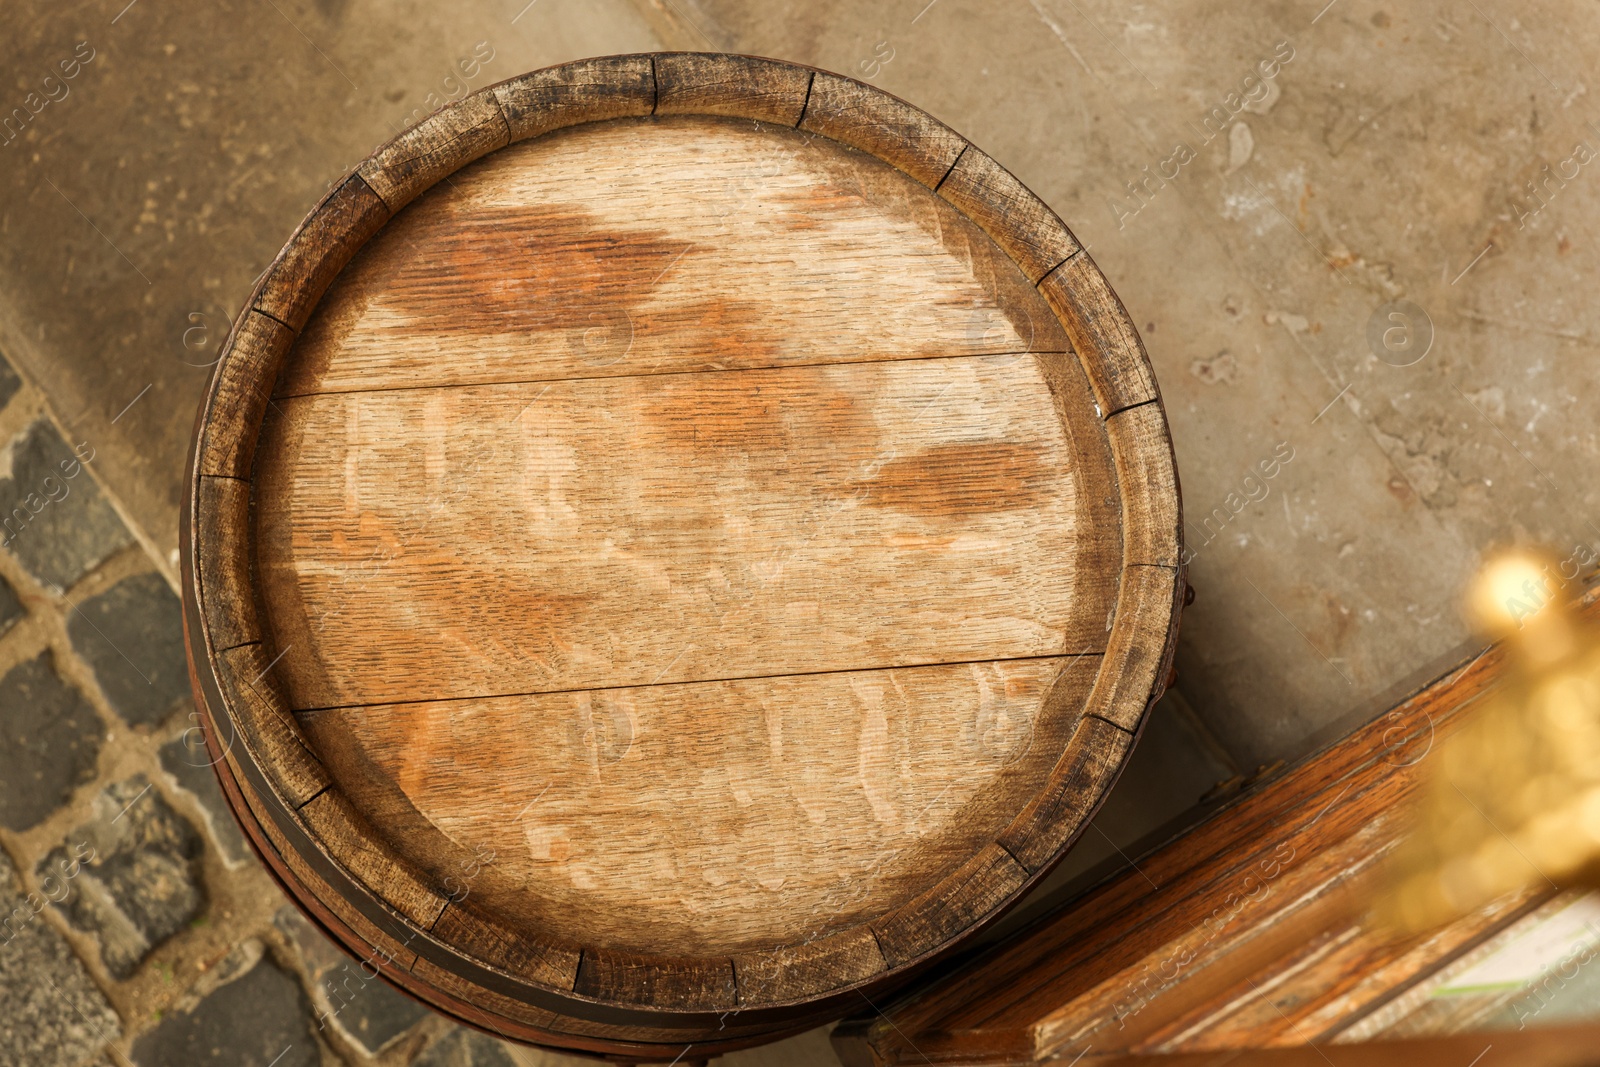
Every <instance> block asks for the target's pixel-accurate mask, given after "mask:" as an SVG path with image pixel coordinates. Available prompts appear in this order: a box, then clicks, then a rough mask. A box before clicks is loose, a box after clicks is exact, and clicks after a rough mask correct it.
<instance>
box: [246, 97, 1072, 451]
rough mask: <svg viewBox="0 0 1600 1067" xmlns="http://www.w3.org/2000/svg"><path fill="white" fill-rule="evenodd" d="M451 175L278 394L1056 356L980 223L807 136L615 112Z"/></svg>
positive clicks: (1046, 314)
mask: <svg viewBox="0 0 1600 1067" xmlns="http://www.w3.org/2000/svg"><path fill="white" fill-rule="evenodd" d="M641 138H646V139H648V143H649V144H650V150H649V151H648V152H641V151H639V150H638V148H637V144H638V142H639V139H641ZM452 182H453V186H452V188H451V189H449V190H448V195H439V196H433V197H429V198H428V199H427V200H425V201H423V202H421V203H418V204H416V205H414V206H413V207H412V208H411V209H410V210H408V211H407V212H406V213H405V214H404V215H403V216H402V217H401V218H399V219H396V220H395V222H394V223H392V224H391V225H389V226H388V227H386V228H385V229H384V231H383V233H382V234H380V235H379V236H378V237H377V238H376V239H375V240H373V241H372V242H371V243H370V244H369V245H368V247H367V248H366V249H365V250H364V251H363V252H362V253H361V254H360V255H358V256H357V257H356V258H355V260H354V262H352V264H351V266H350V268H349V269H348V270H347V271H346V272H345V275H344V276H343V277H342V278H341V279H340V280H339V282H338V283H337V284H336V285H335V286H334V288H333V290H332V291H331V292H330V293H329V294H328V297H327V299H326V300H325V301H324V302H323V306H322V308H321V310H320V311H319V312H318V315H317V318H316V319H315V320H314V321H313V322H312V323H311V324H310V325H309V326H308V327H307V330H306V332H305V336H304V337H303V338H302V339H301V341H300V342H299V344H298V345H297V346H296V349H295V357H294V360H293V362H292V364H291V366H290V367H289V368H288V371H287V373H286V374H285V376H284V379H283V381H282V382H281V384H280V385H279V389H278V395H279V396H280V397H281V396H294V395H304V394H311V393H322V392H338V391H351V390H376V389H387V388H392V387H393V386H394V385H395V383H396V381H397V380H403V381H404V382H406V383H407V385H408V387H413V388H414V387H419V386H425V385H441V386H442V385H464V384H473V383H476V384H487V383H497V382H527V381H554V380H558V379H566V378H592V377H609V376H630V375H639V374H661V373H680V372H684V371H704V370H742V369H754V368H764V367H779V366H795V365H811V364H822V363H856V362H880V361H885V360H903V359H925V358H930V357H949V356H957V355H983V354H999V353H1024V352H1034V353H1041V354H1042V353H1067V352H1070V351H1071V343H1070V342H1069V341H1068V340H1067V337H1066V334H1065V332H1063V331H1062V329H1061V327H1060V325H1059V323H1058V322H1057V321H1056V319H1055V316H1054V314H1053V313H1052V312H1051V311H1050V309H1049V306H1048V305H1047V304H1046V303H1045V302H1044V301H1043V300H1042V299H1040V297H1039V295H1038V293H1037V292H1036V291H1034V289H1033V287H1032V286H1031V285H1029V284H1028V280H1027V279H1026V278H1025V277H1024V276H1023V275H1022V274H1021V272H1020V271H1019V270H1018V269H1017V268H1016V266H1015V265H1014V264H1013V263H1011V262H1010V260H1009V259H1007V258H1006V256H1005V255H1004V253H1003V252H1001V251H1000V249H998V248H997V247H995V245H994V243H993V242H992V241H990V240H989V239H988V237H986V236H985V235H984V233H983V231H982V230H980V229H979V228H978V227H976V226H974V225H973V224H972V223H971V222H969V221H968V220H966V219H965V218H963V217H962V216H961V215H960V214H959V213H958V212H956V211H955V210H954V209H953V208H951V207H950V206H949V205H947V204H945V203H944V202H942V201H940V200H939V199H937V198H936V197H931V196H929V195H928V193H927V190H926V189H924V188H923V187H922V186H920V185H918V184H917V183H916V182H914V181H912V180H911V179H909V178H908V177H907V176H906V175H904V174H902V173H901V172H899V171H897V170H895V169H894V168H893V167H890V166H889V165H887V164H885V163H883V162H881V161H879V160H876V159H872V158H870V157H867V156H862V155H860V154H858V153H848V152H843V151H841V150H840V149H839V148H838V146H837V145H834V144H833V143H832V142H830V141H827V140H824V139H822V138H820V137H817V136H816V135H807V134H804V133H797V132H794V131H789V130H773V129H767V130H764V131H757V130H755V129H753V128H752V127H751V126H749V125H748V124H745V123H740V122H737V121H735V120H732V119H705V118H685V117H679V118H673V119H658V120H650V121H630V120H618V121H615V122H611V123H597V124H591V125H588V126H584V127H580V128H577V129H571V130H561V131H557V132H555V133H553V134H551V135H549V136H546V137H542V138H539V139H537V140H535V141H529V142H524V143H522V144H519V145H516V146H513V147H512V148H511V149H509V150H506V151H502V152H498V153H496V154H495V155H494V156H493V157H491V158H490V159H487V160H485V161H483V162H482V163H480V164H479V165H477V166H475V167H473V168H472V169H471V170H470V171H468V172H465V173H462V174H458V175H456V176H455V177H454V178H452ZM819 293H825V294H826V299H819V298H818V294H819ZM885 309H889V310H888V313H887V314H886V313H885ZM1061 362H1064V363H1066V362H1075V361H1073V360H1070V359H1063V360H1062V361H1061ZM1076 402H1077V403H1079V404H1081V405H1082V407H1083V409H1084V410H1089V411H1091V412H1092V398H1087V397H1086V398H1081V399H1078V400H1077V401H1076ZM1071 417H1072V418H1074V419H1075V418H1076V411H1075V410H1074V411H1072V412H1071Z"/></svg>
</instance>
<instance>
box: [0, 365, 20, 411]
mask: <svg viewBox="0 0 1600 1067" xmlns="http://www.w3.org/2000/svg"><path fill="white" fill-rule="evenodd" d="M21 388H22V379H21V378H19V377H17V372H16V371H15V370H14V369H13V368H12V366H11V363H10V361H9V360H7V359H5V358H4V357H0V408H4V407H5V406H6V405H7V404H9V403H11V398H12V397H14V396H16V395H17V390H19V389H21Z"/></svg>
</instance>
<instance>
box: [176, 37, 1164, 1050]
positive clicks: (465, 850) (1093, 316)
mask: <svg viewBox="0 0 1600 1067" xmlns="http://www.w3.org/2000/svg"><path fill="white" fill-rule="evenodd" d="M187 488H188V497H187V501H186V504H185V511H184V541H183V546H184V547H183V551H184V591H185V598H186V622H187V631H186V632H187V636H188V642H189V652H190V657H191V664H192V671H193V675H194V685H195V693H196V698H197V701H198V702H199V705H200V708H201V714H202V716H203V719H204V722H205V725H206V733H207V738H208V741H209V743H210V744H211V746H212V749H211V750H212V753H213V755H214V757H215V763H216V769H217V772H218V774H219V776H220V778H221V780H222V783H223V786H224V788H225V790H226V792H227V795H228V797H229V799H230V801H231V803H232V804H233V807H234V810H235V812H236V813H237V815H238V817H239V819H240V821H241V823H242V824H243V825H244V827H245V829H246V830H247V832H248V833H249V836H250V838H251V840H252V841H253V842H254V843H255V846H256V848H257V849H258V851H259V852H260V853H261V856H262V858H263V859H264V861H265V862H266V864H267V866H268V867H269V868H270V869H271V871H272V872H273V874H274V875H275V876H276V877H277V878H278V880H279V881H280V882H281V883H282V885H283V887H284V889H285V890H286V891H287V892H288V893H289V895H290V896H291V897H292V898H293V899H294V900H295V901H296V903H297V904H299V906H300V907H301V908H303V909H304V910H305V911H306V912H307V913H308V914H309V915H310V916H311V917H312V918H314V919H315V920H316V921H317V922H318V923H319V924H320V925H321V927H322V928H323V929H324V930H326V931H327V932H328V933H329V934H330V935H331V936H332V937H334V938H335V939H336V940H337V941H339V942H340V943H341V944H343V945H344V946H345V947H346V948H348V949H349V950H350V951H351V952H352V953H353V954H355V955H356V956H358V957H360V958H361V959H362V960H363V961H364V968H365V969H366V970H367V971H369V972H370V973H372V974H381V975H382V976H383V977H384V978H386V979H388V980H389V981H391V982H393V983H394V984H396V985H397V986H399V987H401V988H402V989H405V990H407V991H409V992H410V993H412V994H413V995H415V996H417V997H419V998H421V999H422V1000H424V1001H426V1002H427V1003H429V1004H431V1005H433V1006H435V1007H436V1008H438V1009H439V1010H440V1011H442V1012H445V1013H447V1014H449V1015H452V1016H454V1017H456V1018H458V1019H460V1020H463V1021H465V1022H468V1023H471V1024H474V1025H477V1026H479V1027H482V1028H485V1029H487V1030H490V1031H492V1032H495V1033H498V1034H501V1035H503V1036H506V1037H509V1038H513V1039H516V1040H520V1041H525V1042H530V1043H536V1044H542V1045H547V1046H558V1047H566V1048H572V1049H580V1050H586V1051H589V1052H597V1053H602V1054H606V1055H610V1056H612V1057H615V1058H621V1059H635V1060H649V1059H662V1060H671V1059H673V1058H674V1057H686V1059H687V1060H690V1061H692V1060H695V1059H698V1058H701V1057H703V1056H705V1055H708V1054H712V1053H716V1052H719V1051H724V1050H727V1049H731V1048H735V1047H739V1046H741V1045H748V1044H754V1043H757V1042H759V1041H762V1040H767V1039H769V1038H771V1037H773V1036H777V1035H779V1034H783V1033H786V1032H793V1031H796V1030H798V1029H801V1028H805V1027H808V1026H812V1025H815V1024H817V1023H818V1022H821V1021H825V1020H827V1019H828V1018H831V1017H836V1016H838V1015H840V1014H842V1013H844V1012H846V1011H854V1010H859V1009H860V1008H861V1006H862V1004H863V1003H871V1002H874V1001H875V999H876V998H877V997H879V996H882V995H883V994H884V993H885V992H886V991H887V990H888V989H889V987H891V986H893V985H895V984H897V983H900V982H903V981H904V980H905V979H906V978H907V977H908V976H910V975H912V974H913V973H915V972H916V971H917V970H918V969H919V968H922V967H924V966H925V965H927V964H928V963H929V962H930V961H932V960H933V959H935V958H936V957H937V956H939V955H940V954H941V953H943V952H945V951H947V950H948V949H950V948H951V947H952V946H953V945H955V944H956V943H957V942H958V941H960V940H961V939H962V938H963V937H964V936H966V935H968V934H970V933H972V932H973V931H975V930H976V929H978V928H979V927H981V926H982V925H984V924H985V923H986V922H988V921H989V920H991V919H993V918H995V917H996V916H997V915H998V914H1000V913H1001V912H1002V911H1003V910H1004V909H1005V908H1006V907H1007V906H1008V905H1010V904H1011V903H1013V902H1015V901H1016V900H1017V899H1018V898H1019V896H1020V895H1021V894H1023V893H1024V892H1025V891H1026V890H1027V889H1028V888H1029V886H1030V885H1032V884H1033V883H1034V882H1036V881H1037V880H1038V879H1039V878H1041V877H1042V876H1043V875H1044V874H1045V873H1046V872H1047V871H1048V870H1049V869H1050V868H1051V866H1052V865H1053V864H1054V863H1055V862H1056V861H1057V860H1058V859H1059V858H1060V857H1061V856H1062V854H1063V853H1064V852H1065V850H1066V849H1067V847H1068V846H1069V845H1070V844H1071V843H1072V841H1073V840H1074V838H1075V837H1076V835H1077V834H1078V833H1079V832H1080V831H1081V830H1082V829H1083V828H1084V826H1085V825H1086V823H1087V820H1088V819H1089V817H1090V816H1091V815H1092V814H1093V812H1094V811H1095V809H1096V807H1097V806H1098V805H1099V803H1100V802H1101V800H1102V798H1103V797H1104V796H1105V794H1106V792H1107V790H1108V789H1109V788H1110V787H1111V785H1112V783H1113V781H1114V780H1115V779H1116V777H1117V774H1118V772H1119V770H1120V769H1121V767H1122V765H1123V763H1124V761H1125V760H1126V758H1127V755H1128V753H1129V751H1130V749H1131V747H1132V744H1133V742H1134V739H1135V737H1136V736H1137V734H1138V731H1139V728H1140V725H1141V722H1142V721H1143V717H1144V714H1145V711H1146V708H1147V707H1148V706H1149V704H1150V702H1151V701H1152V700H1153V699H1154V698H1155V696H1156V695H1158V694H1159V692H1160V690H1161V688H1162V685H1163V683H1164V680H1165V678H1166V676H1167V673H1168V671H1169V668H1170V664H1171V658H1172V650H1173V641H1174V634H1175V630H1176V626H1175V621H1176V615H1177V607H1178V604H1179V603H1180V599H1181V597H1182V596H1183V594H1184V589H1185V587H1184V579H1183V571H1182V567H1181V565H1180V519H1179V499H1178V490H1177V479H1176V474H1175V468H1174V463H1173V457H1172V452H1171V445H1170V441H1169V438H1168V433H1167V425H1166V420H1165V416H1164V414H1163V411H1162V407H1161V402H1160V398H1159V395H1158V393H1157V391H1156V384H1155V381H1154V378H1153V376H1152V374H1151V370H1150V366H1149V363H1148V361H1147V359H1146V357H1145V354H1144V351H1143V349H1142V347H1141V345H1140V342H1139V339H1138V335H1137V333H1136V332H1135V330H1134V328H1133V326H1132V324H1131V323H1130V322H1129V320H1128V317H1127V315H1126V314H1125V312H1124V311H1123V309H1122V305H1121V304H1120V303H1119V302H1118V300H1117V298H1116V296H1115V295H1114V294H1113V293H1112V291H1111V289H1110V288H1109V287H1108V286H1107V284H1106V282H1105V279H1104V278H1103V277H1102V276H1101V274H1100V272H1099V271H1098V270H1097V269H1096V267H1095V265H1094V263H1093V262H1092V261H1091V260H1090V258H1089V256H1088V254H1087V253H1085V252H1084V251H1083V249H1082V248H1081V247H1080V245H1079V243H1078V242H1077V240H1076V239H1074V237H1073V235H1072V234H1071V233H1070V232H1069V231H1068V230H1067V228H1066V227H1065V226H1064V225H1062V223H1061V222H1060V220H1059V219H1057V218H1056V216H1055V215H1054V214H1052V213H1051V212H1050V210H1049V209H1048V208H1046V207H1045V206H1044V204H1043V203H1041V202H1040V201H1039V200H1038V199H1037V198H1036V197H1035V196H1033V195H1032V194H1031V193H1030V192H1028V190H1027V189H1025V188H1024V187H1023V186H1022V185H1021V183H1020V182H1018V181H1017V179H1016V178H1014V177H1013V176H1012V175H1011V174H1009V173H1008V172H1007V171H1006V170H1004V169H1003V168H1002V167H1000V166H999V164H997V163H995V162H994V160H992V159H990V158H989V157H988V156H986V155H984V154H983V152H981V151H979V150H978V149H977V148H976V147H973V146H972V145H969V144H968V143H967V142H966V141H965V140H963V139H962V138H961V137H959V136H957V135H956V134H955V133H953V132H951V131H950V130H949V129H947V128H946V127H944V126H943V125H941V124H939V123H938V122H936V121H935V120H933V119H932V118H930V117H929V116H927V115H925V114H923V113H922V112H921V111H918V110H917V109H915V108H913V107H911V106H909V105H907V104H905V103H903V102H901V101H900V100H898V99H896V98H894V97H892V96H889V95H886V94H884V93H882V92H879V91H878V90H876V89H873V88H871V87H870V86H866V85H862V84H859V83H857V82H854V81H851V80H849V79H847V78H842V77H839V76H837V75H834V74H829V73H826V72H824V71H819V70H811V69H809V68H805V67H798V66H793V65H789V64H785V63H779V62H773V61H770V60H762V59H753V58H748V57H740V56H728V55H700V54H657V55H638V56H621V57H612V58H606V59H596V60H589V61H584V62H578V63H570V64H566V65H564V66H559V67H554V68H550V69H547V70H542V71H538V72H535V73H532V74H528V75H525V76H523V77H520V78H516V79H513V80H511V81H508V82H504V83H502V84H500V85H497V86H494V87H492V88H489V89H486V90H484V91H481V92H478V93H476V94H474V95H472V96H470V97H467V98H466V99H464V100H462V101H461V102H460V103H458V104H456V105H454V106H452V107H449V108H447V109H445V110H443V111H440V112H438V113H437V114H435V115H433V116H432V117H430V118H428V119H427V120H425V121H423V122H422V123H420V124H419V125H417V126H416V127H414V128H412V129H411V130H408V131H407V132H406V133H404V134H402V135H401V136H399V137H397V138H396V139H395V140H393V141H392V142H390V143H389V144H387V145H385V146H384V147H383V148H381V149H379V150H378V151H377V152H376V153H375V154H374V155H373V156H372V157H371V158H369V159H368V160H366V161H365V162H364V163H362V164H361V165H360V167H358V168H357V169H356V171H355V172H354V173H352V174H351V175H350V176H349V177H348V178H347V179H346V180H344V181H343V183H342V184H340V185H338V186H337V188H336V189H335V190H334V192H333V193H332V194H331V195H329V196H328V198H327V199H326V200H324V201H323V202H322V204H321V205H319V206H318V207H317V208H316V210H314V211H313V212H312V213H311V215H310V216H309V217H308V218H307V219H306V221H305V222H304V223H303V224H302V225H301V227H300V229H299V230H298V231H297V232H296V233H295V235H294V236H293V238H291V239H290V241H289V243H288V245H287V246H285V248H284V250H283V252H282V253H281V254H280V255H279V256H278V258H277V260H276V261H275V262H274V264H273V265H272V267H271V268H270V269H269V270H268V271H267V272H266V274H265V275H264V276H263V278H262V280H261V281H260V283H259V285H258V286H257V288H256V290H255V292H254V294H253V295H252V296H251V298H250V302H249V305H248V306H247V309H246V310H245V311H244V313H243V314H242V315H241V316H240V318H239V320H238V322H237V324H236V325H235V328H234V331H233V334H232V336H231V339H230V341H229V344H228V346H227V348H226V351H225V353H224V355H223V357H222V359H221V361H220V363H219V364H218V366H217V369H216V372H215V376H214V378H213V380H212V383H211V386H210V390H209V392H208V394H207V396H206V399H205V401H204V404H203V406H202V409H201V411H200V414H199V418H198V425H197V429H196V434H195V442H194V449H193V453H192V459H191V470H190V474H189V477H188V479H187Z"/></svg>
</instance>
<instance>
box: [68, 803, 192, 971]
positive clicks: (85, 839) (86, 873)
mask: <svg viewBox="0 0 1600 1067" xmlns="http://www.w3.org/2000/svg"><path fill="white" fill-rule="evenodd" d="M94 808H95V817H94V818H93V819H92V820H90V821H89V822H87V823H85V824H83V825H82V826H80V827H78V828H77V829H76V830H74V831H73V832H72V834H71V835H70V836H69V837H68V839H67V841H66V842H65V843H64V844H63V845H62V846H61V847H59V848H57V849H55V850H54V851H52V852H51V853H50V854H49V855H48V856H46V857H45V858H44V860H43V861H42V862H41V863H40V865H39V877H40V878H41V879H42V878H43V877H44V876H45V874H47V873H49V872H50V871H52V870H60V869H62V865H63V864H70V863H72V861H74V860H81V861H82V870H81V871H79V872H78V874H77V876H76V877H75V878H73V879H72V880H71V882H70V883H69V884H70V887H71V889H70V892H69V893H68V894H67V896H66V899H65V900H64V901H62V902H61V908H62V910H63V911H64V912H65V913H66V915H67V918H68V920H69V921H70V922H71V923H72V925H74V926H76V927H78V928H79V929H82V930H86V931H89V932H91V933H94V934H96V935H98V937H99V939H100V958H101V960H102V961H103V962H104V963H105V967H106V970H107V971H109V972H110V973H111V974H112V975H113V976H114V977H116V978H127V977H129V976H130V975H132V974H133V972H134V971H135V970H137V969H138V966H139V964H140V963H142V962H144V959H145V957H146V956H148V955H150V953H151V951H152V950H154V949H155V947H156V946H157V945H159V944H161V942H163V941H165V940H166V939H167V938H169V937H171V936H172V935H173V934H175V933H177V932H178V931H179V930H181V929H183V927H184V925H185V924H186V923H187V922H188V921H189V920H190V919H192V918H194V917H195V915H197V914H199V912H200V908H201V906H202V905H203V904H204V903H205V894H204V891H203V890H202V888H201V885H200V880H199V877H198V872H197V871H196V869H195V864H194V860H195V858H196V857H198V856H199V854H200V837H199V835H198V834H196V833H195V832H194V828H193V827H191V826H190V825H189V824H188V823H187V822H185V821H184V819H183V817H182V816H180V815H179V814H178V813H177V812H175V811H173V810H172V807H171V806H170V805H169V804H168V803H167V802H166V801H165V800H164V799H163V798H162V796H161V794H160V793H159V792H157V791H156V789H155V787H154V786H153V785H152V784H151V783H150V782H149V781H148V780H146V779H145V777H144V776H143V775H138V776H135V777H133V778H130V779H128V780H127V781H125V782H118V783H116V784H115V785H111V786H107V787H106V789H105V790H104V791H102V792H101V794H100V795H99V796H97V797H96V798H95V802H94Z"/></svg>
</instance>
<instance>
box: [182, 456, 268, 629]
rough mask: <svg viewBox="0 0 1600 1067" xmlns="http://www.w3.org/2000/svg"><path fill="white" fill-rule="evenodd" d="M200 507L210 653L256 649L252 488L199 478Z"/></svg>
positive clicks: (201, 566)
mask: <svg viewBox="0 0 1600 1067" xmlns="http://www.w3.org/2000/svg"><path fill="white" fill-rule="evenodd" d="M197 496H198V506H199V508H200V511H201V514H202V515H203V516H204V520H203V521H205V523H206V524H207V526H208V528H209V530H210V533H211V536H210V538H209V539H208V540H207V541H206V546H205V551H203V552H202V553H200V558H199V570H200V584H201V590H202V593H203V594H204V597H205V604H206V615H205V622H206V627H207V630H208V633H209V637H210V641H211V645H212V647H213V648H214V649H215V650H216V651H217V652H226V651H227V650H229V649H230V648H237V647H239V646H240V645H251V644H257V643H259V642H260V640H261V625H260V620H259V617H258V616H257V614H256V604H255V597H254V596H253V595H252V590H253V589H254V588H255V577H254V575H252V574H251V572H250V561H251V557H252V553H251V549H250V483H249V482H246V481H242V480H241V479H238V478H212V477H202V478H201V479H200V482H199V492H198V494H197Z"/></svg>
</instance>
